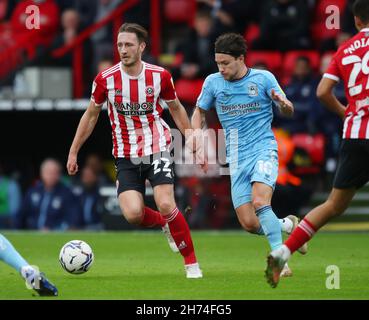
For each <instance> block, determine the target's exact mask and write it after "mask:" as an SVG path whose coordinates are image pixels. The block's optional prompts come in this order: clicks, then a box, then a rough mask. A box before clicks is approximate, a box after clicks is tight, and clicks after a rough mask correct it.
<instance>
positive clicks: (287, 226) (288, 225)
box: [256, 218, 293, 236]
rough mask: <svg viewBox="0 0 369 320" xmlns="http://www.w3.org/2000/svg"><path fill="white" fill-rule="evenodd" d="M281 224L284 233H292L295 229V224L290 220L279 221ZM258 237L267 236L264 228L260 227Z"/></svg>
mask: <svg viewBox="0 0 369 320" xmlns="http://www.w3.org/2000/svg"><path fill="white" fill-rule="evenodd" d="M278 221H279V224H280V226H281V229H282V231H283V232H286V233H290V232H291V231H292V228H293V222H292V221H291V220H290V219H288V218H283V219H278ZM256 233H257V234H258V235H261V236H262V235H265V233H264V230H263V227H262V226H260V228H259V230H258V231H257V232H256Z"/></svg>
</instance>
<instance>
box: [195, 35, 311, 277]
mask: <svg viewBox="0 0 369 320" xmlns="http://www.w3.org/2000/svg"><path fill="white" fill-rule="evenodd" d="M245 56H246V42H245V40H244V39H243V37H242V36H241V35H239V34H235V33H228V34H223V35H221V36H220V37H219V38H218V39H217V40H216V42H215V61H216V63H217V65H218V68H219V72H217V73H214V74H211V75H209V76H208V77H207V78H206V80H205V82H204V84H203V88H202V92H201V94H200V96H199V97H198V100H197V106H196V108H195V111H194V114H193V116H192V126H193V128H194V129H201V128H203V126H204V124H205V111H206V110H209V109H210V108H212V107H215V108H216V111H217V114H218V117H219V120H220V122H221V124H222V127H223V129H224V131H225V139H226V152H227V161H228V163H229V167H230V175H231V186H232V187H231V188H232V190H231V191H232V201H233V205H234V208H235V210H236V213H237V217H238V220H239V221H240V223H241V225H242V227H243V228H244V229H245V230H246V231H249V232H251V233H256V234H261V235H266V237H267V239H268V241H269V244H270V246H271V248H274V249H275V248H278V247H280V246H281V245H282V231H285V232H287V233H291V232H292V230H293V229H294V228H295V227H296V226H297V223H298V219H297V217H295V216H288V217H287V218H286V219H280V220H279V219H278V218H277V216H276V215H275V214H274V212H273V210H272V208H271V199H272V195H273V190H274V187H275V183H276V180H277V175H278V147H277V142H276V140H275V137H274V134H273V131H272V129H271V122H272V119H273V111H272V102H273V101H274V103H276V104H277V106H278V107H279V110H280V112H281V113H282V114H283V115H286V116H292V115H293V105H292V103H291V102H290V101H289V100H288V99H287V98H286V96H285V94H284V92H283V91H282V89H281V88H280V86H279V85H278V82H277V80H276V78H275V77H274V76H273V74H272V73H270V72H269V71H265V70H255V69H251V68H248V67H247V66H246V65H245V62H244V59H245ZM205 166H206V164H205ZM255 213H256V214H255ZM300 252H301V253H306V247H304V248H300ZM281 275H282V276H291V275H292V272H291V270H290V269H289V268H288V266H287V265H286V266H285V268H284V270H283V271H282V274H281Z"/></svg>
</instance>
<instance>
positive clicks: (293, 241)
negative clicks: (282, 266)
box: [284, 218, 317, 254]
mask: <svg viewBox="0 0 369 320" xmlns="http://www.w3.org/2000/svg"><path fill="white" fill-rule="evenodd" d="M316 230H317V229H316V228H315V227H314V226H313V225H312V224H311V222H309V221H308V220H307V219H306V218H304V219H303V220H302V221H301V222H300V223H299V225H298V226H297V227H296V229H295V230H294V231H293V232H292V233H291V235H290V236H289V237H288V239H287V240H286V242H285V243H284V244H285V245H286V247H287V248H288V249H289V250H290V252H291V254H292V253H294V252H295V251H296V250H297V249H299V248H300V247H301V246H302V245H303V244H304V243H305V242H308V241H309V240H310V239H311V238H312V237H313V235H314V233H315V232H316Z"/></svg>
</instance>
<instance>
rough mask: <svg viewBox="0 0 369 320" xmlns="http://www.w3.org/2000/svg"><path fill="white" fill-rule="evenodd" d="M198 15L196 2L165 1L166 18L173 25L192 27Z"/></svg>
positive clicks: (194, 0) (184, 0)
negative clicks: (183, 24)
mask: <svg viewBox="0 0 369 320" xmlns="http://www.w3.org/2000/svg"><path fill="white" fill-rule="evenodd" d="M195 13H196V0H165V1H164V17H165V19H166V20H167V21H168V22H171V23H187V24H188V25H189V26H192V24H193V21H194V18H195Z"/></svg>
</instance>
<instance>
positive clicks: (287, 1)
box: [253, 0, 310, 51]
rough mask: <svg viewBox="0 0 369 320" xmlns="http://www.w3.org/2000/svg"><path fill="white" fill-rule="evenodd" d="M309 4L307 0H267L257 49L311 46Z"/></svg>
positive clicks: (294, 48)
mask: <svg viewBox="0 0 369 320" xmlns="http://www.w3.org/2000/svg"><path fill="white" fill-rule="evenodd" d="M308 9H309V7H308V4H307V2H306V1H305V0H267V2H266V4H265V6H264V8H263V11H262V15H261V25H260V37H259V38H258V39H256V40H255V41H254V43H253V48H254V49H257V50H279V51H288V50H298V49H307V48H309V47H310V39H309V14H308Z"/></svg>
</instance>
